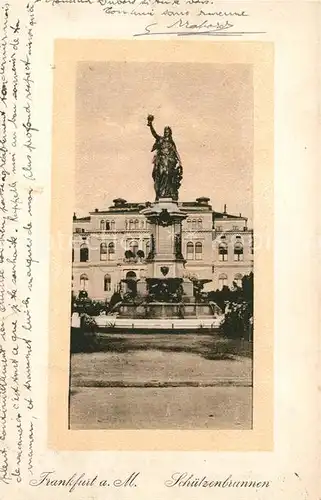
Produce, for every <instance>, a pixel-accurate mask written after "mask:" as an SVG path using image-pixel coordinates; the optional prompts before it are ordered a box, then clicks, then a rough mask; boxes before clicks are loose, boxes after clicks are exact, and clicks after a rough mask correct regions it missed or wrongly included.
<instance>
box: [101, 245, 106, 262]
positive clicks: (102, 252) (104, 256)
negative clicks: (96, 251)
mask: <svg viewBox="0 0 321 500" xmlns="http://www.w3.org/2000/svg"><path fill="white" fill-rule="evenodd" d="M100 260H107V245H106V243H101V244H100Z"/></svg>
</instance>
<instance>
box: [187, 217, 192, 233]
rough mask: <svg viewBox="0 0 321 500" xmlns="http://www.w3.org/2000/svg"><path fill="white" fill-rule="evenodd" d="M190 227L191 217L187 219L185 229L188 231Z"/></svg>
mask: <svg viewBox="0 0 321 500" xmlns="http://www.w3.org/2000/svg"><path fill="white" fill-rule="evenodd" d="M191 228H192V221H191V219H187V231H190V230H191Z"/></svg>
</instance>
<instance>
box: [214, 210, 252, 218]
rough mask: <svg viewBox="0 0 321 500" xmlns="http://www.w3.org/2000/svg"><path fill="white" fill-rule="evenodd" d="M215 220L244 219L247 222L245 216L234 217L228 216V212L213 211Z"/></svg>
mask: <svg viewBox="0 0 321 500" xmlns="http://www.w3.org/2000/svg"><path fill="white" fill-rule="evenodd" d="M215 219H243V220H247V218H246V217H244V216H243V215H233V214H228V213H227V212H215V211H213V220H215Z"/></svg>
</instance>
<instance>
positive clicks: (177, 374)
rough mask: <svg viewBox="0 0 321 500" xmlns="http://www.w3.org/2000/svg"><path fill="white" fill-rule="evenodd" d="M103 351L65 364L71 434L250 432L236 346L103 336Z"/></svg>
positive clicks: (248, 380)
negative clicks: (199, 430) (108, 430)
mask: <svg viewBox="0 0 321 500" xmlns="http://www.w3.org/2000/svg"><path fill="white" fill-rule="evenodd" d="M103 344H104V351H103V352H93V353H78V354H73V355H72V357H71V392H70V396H71V397H70V426H71V428H73V429H106V428H111V429H121V428H124V429H128V428H151V429H152V428H153V429H157V428H159V429H166V428H173V429H177V428H182V429H184V428H186V429H190V428H211V429H215V428H217V429H238V428H242V429H245V428H250V427H251V418H252V417H251V415H252V359H251V357H250V356H249V353H248V352H247V351H246V346H244V344H239V345H235V344H233V343H231V342H229V341H226V340H224V339H220V338H219V337H215V336H213V335H176V334H174V335H173V334H170V335H164V334H159V335H136V336H135V335H130V334H123V335H121V334H118V335H105V336H104V337H103ZM240 354H242V355H240Z"/></svg>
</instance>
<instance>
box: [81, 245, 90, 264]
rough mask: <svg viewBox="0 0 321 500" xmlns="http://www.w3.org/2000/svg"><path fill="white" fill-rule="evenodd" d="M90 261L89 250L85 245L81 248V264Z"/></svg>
mask: <svg viewBox="0 0 321 500" xmlns="http://www.w3.org/2000/svg"><path fill="white" fill-rule="evenodd" d="M88 259H89V249H88V247H87V245H86V243H83V244H82V245H81V246H80V262H87V260H88Z"/></svg>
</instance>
